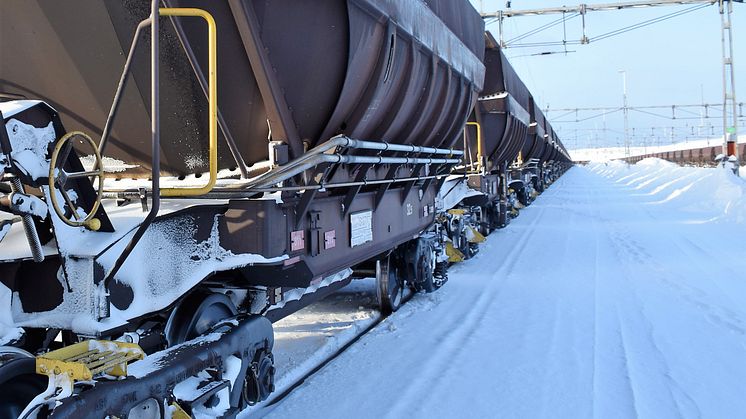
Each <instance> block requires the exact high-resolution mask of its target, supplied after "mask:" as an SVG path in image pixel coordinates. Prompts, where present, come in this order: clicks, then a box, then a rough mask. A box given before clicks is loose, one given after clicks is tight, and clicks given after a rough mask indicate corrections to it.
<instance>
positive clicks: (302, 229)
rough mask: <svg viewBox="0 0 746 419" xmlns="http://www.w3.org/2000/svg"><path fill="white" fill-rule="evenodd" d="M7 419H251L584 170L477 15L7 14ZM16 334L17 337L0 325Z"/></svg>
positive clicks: (1, 142) (2, 177) (460, 8)
mask: <svg viewBox="0 0 746 419" xmlns="http://www.w3.org/2000/svg"><path fill="white" fill-rule="evenodd" d="M0 16H2V25H0V31H2V32H1V34H2V36H0V54H2V60H0V282H2V285H0V294H1V295H0V297H1V298H2V301H3V302H4V304H3V307H2V309H0V316H1V317H2V318H0V324H3V325H4V326H7V327H4V329H3V332H4V333H3V334H4V337H3V340H4V341H3V342H0V344H2V345H4V346H2V347H1V348H0V417H2V418H15V417H23V418H30V417H38V418H72V417H75V418H99V419H100V418H115V417H116V418H165V417H180V418H184V417H203V416H207V417H235V415H236V414H237V413H238V412H239V411H241V410H242V409H244V408H245V407H247V406H249V405H253V404H256V403H259V402H261V401H262V400H265V399H266V398H267V397H268V396H269V394H270V393H271V392H272V391H273V389H274V381H273V380H274V365H273V356H272V349H273V332H272V322H274V321H276V320H278V319H281V318H283V317H285V316H287V315H289V314H292V313H293V312H295V311H297V310H299V309H301V308H302V307H304V306H306V305H308V304H310V303H312V302H313V301H316V300H318V299H320V298H323V297H324V296H326V295H329V294H330V293H332V292H334V291H335V290H338V289H340V288H341V287H344V286H345V285H347V284H348V283H349V282H350V281H352V280H353V279H354V278H359V277H370V276H374V277H375V278H376V287H377V292H378V296H379V301H380V304H381V307H382V310H383V311H386V312H392V311H395V310H396V309H397V308H398V307H399V306H400V305H401V303H402V298H403V295H404V291H405V290H406V289H411V290H413V291H416V292H433V291H435V290H437V289H438V288H439V287H441V286H442V285H443V284H444V283H445V282H446V280H447V268H448V265H449V264H450V263H454V262H458V261H460V260H463V259H466V258H468V257H470V256H472V255H473V254H474V253H475V252H476V251H478V242H480V241H482V240H483V239H484V236H486V235H487V234H489V233H490V232H491V231H493V230H495V229H497V228H501V227H504V226H505V225H507V224H508V222H509V221H510V219H511V218H512V217H514V216H515V215H516V214H517V210H518V209H519V208H520V207H522V206H525V205H529V204H530V203H531V201H532V200H533V198H534V197H535V196H536V195H537V194H538V193H540V192H541V191H543V190H544V188H546V187H547V186H548V185H549V184H551V183H552V182H553V181H554V180H556V179H557V177H558V176H560V175H561V174H562V173H563V171H564V170H566V169H567V168H568V167H569V166H570V165H571V161H570V159H569V156H568V153H567V150H566V149H565V148H564V147H563V145H562V143H561V141H560V140H559V138H558V137H557V135H556V134H555V132H554V131H553V130H552V128H551V126H550V125H549V123H548V122H547V121H546V118H544V116H543V115H542V113H541V111H540V109H539V107H538V106H536V105H535V103H534V98H533V96H532V95H531V94H530V92H529V91H528V89H527V88H526V86H525V85H524V84H523V83H522V82H521V81H520V78H519V77H518V76H517V74H516V73H515V71H514V70H513V69H512V67H511V66H510V64H509V63H508V62H507V60H506V58H505V56H504V54H503V53H502V52H501V51H500V48H499V46H498V45H497V44H496V43H495V42H494V39H492V38H491V36H489V35H488V34H485V28H484V23H483V21H482V19H481V17H480V15H479V14H478V13H477V12H476V11H475V10H474V9H473V8H472V6H471V5H470V4H469V2H468V1H467V0H424V1H423V0H323V1H314V2H308V1H301V0H272V1H264V0H220V1H207V0H162V1H157V0H154V1H152V2H151V1H147V0H132V1H126V2H122V1H119V0H104V1H100V0H69V1H65V2H59V1H54V0H33V1H29V0H8V1H3V2H2V3H0ZM6 323H10V324H6Z"/></svg>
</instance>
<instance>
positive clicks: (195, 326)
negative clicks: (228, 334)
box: [165, 291, 237, 347]
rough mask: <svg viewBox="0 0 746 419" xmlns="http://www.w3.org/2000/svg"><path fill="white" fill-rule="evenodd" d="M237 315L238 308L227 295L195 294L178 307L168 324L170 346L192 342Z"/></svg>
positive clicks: (167, 335) (166, 332)
mask: <svg viewBox="0 0 746 419" xmlns="http://www.w3.org/2000/svg"><path fill="white" fill-rule="evenodd" d="M236 314H237V310H236V307H235V306H234V305H233V302H232V301H231V299H230V298H228V297H227V296H226V295H225V294H220V293H207V292H200V291H197V292H194V293H192V294H190V295H189V296H187V297H186V298H185V299H183V300H182V301H181V302H180V303H179V304H178V305H177V306H176V308H175V309H174V311H173V312H171V316H169V318H168V322H166V329H165V335H166V341H167V342H168V346H169V347H170V346H174V345H178V344H180V343H184V342H186V341H189V340H192V339H194V338H196V337H197V336H200V335H202V334H203V333H206V332H207V331H209V330H210V329H212V327H213V326H215V325H216V324H218V323H219V322H220V321H221V320H225V319H228V318H231V317H233V316H235V315H236Z"/></svg>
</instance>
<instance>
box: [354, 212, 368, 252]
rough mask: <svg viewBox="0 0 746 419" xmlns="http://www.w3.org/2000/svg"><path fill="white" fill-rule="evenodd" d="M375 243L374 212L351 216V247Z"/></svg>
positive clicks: (358, 213)
mask: <svg viewBox="0 0 746 419" xmlns="http://www.w3.org/2000/svg"><path fill="white" fill-rule="evenodd" d="M372 241H373V211H361V212H357V213H355V214H350V247H355V246H360V245H363V244H365V243H368V242H372Z"/></svg>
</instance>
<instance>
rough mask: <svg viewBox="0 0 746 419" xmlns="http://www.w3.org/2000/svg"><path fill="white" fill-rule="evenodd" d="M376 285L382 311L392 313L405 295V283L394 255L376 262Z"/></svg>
mask: <svg viewBox="0 0 746 419" xmlns="http://www.w3.org/2000/svg"><path fill="white" fill-rule="evenodd" d="M376 285H377V287H376V288H377V291H378V305H379V306H380V308H381V311H382V312H383V313H384V314H391V313H393V312H394V311H396V310H398V309H399V307H400V306H401V303H402V298H403V296H404V284H403V278H402V276H401V275H400V273H399V268H398V267H397V266H396V263H395V261H394V258H393V255H389V256H387V257H385V258H383V259H381V260H379V261H377V262H376Z"/></svg>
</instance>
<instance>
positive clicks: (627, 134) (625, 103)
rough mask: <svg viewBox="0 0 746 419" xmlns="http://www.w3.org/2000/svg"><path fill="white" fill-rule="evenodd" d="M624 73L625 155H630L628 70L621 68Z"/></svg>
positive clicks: (620, 71)
mask: <svg viewBox="0 0 746 419" xmlns="http://www.w3.org/2000/svg"><path fill="white" fill-rule="evenodd" d="M619 73H621V75H622V82H623V83H624V86H623V87H624V90H623V91H622V93H623V99H624V107H623V108H622V109H623V110H624V156H625V157H629V156H630V154H629V104H628V103H627V71H626V70H619Z"/></svg>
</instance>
